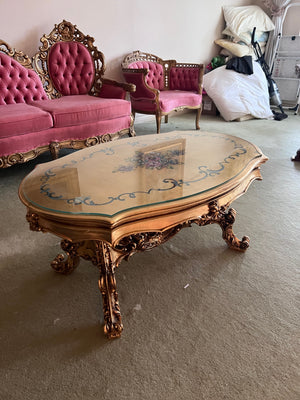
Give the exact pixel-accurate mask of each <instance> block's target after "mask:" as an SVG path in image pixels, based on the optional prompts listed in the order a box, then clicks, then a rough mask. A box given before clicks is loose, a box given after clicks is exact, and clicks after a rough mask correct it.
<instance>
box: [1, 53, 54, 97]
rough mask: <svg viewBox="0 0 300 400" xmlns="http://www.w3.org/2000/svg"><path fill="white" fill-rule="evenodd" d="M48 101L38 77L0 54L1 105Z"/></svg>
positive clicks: (5, 55)
mask: <svg viewBox="0 0 300 400" xmlns="http://www.w3.org/2000/svg"><path fill="white" fill-rule="evenodd" d="M46 99H48V97H47V94H46V92H45V91H44V88H43V85H42V82H41V81H40V79H39V77H38V75H37V74H36V73H35V72H34V71H33V70H31V69H28V68H26V67H24V66H23V65H21V64H20V63H18V62H17V61H16V60H14V59H13V58H11V57H9V56H8V55H7V54H4V53H1V52H0V105H6V104H15V103H30V102H32V101H35V100H46Z"/></svg>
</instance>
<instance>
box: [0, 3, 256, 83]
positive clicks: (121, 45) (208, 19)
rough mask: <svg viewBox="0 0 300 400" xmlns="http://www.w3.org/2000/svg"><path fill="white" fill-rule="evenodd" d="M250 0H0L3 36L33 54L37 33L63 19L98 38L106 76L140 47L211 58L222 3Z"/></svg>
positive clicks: (183, 57)
mask: <svg viewBox="0 0 300 400" xmlns="http://www.w3.org/2000/svg"><path fill="white" fill-rule="evenodd" d="M251 3H253V2H251V1H246V0H208V1H207V0H150V1H146V0H127V1H125V0H87V1H84V0H72V1H70V0H48V1H43V0H23V1H21V0H18V1H16V0H0V14H1V28H0V38H1V39H3V40H5V41H6V42H8V43H9V44H10V45H11V46H13V47H15V48H17V49H19V50H23V51H24V52H25V53H27V54H29V55H30V56H32V55H33V54H34V53H35V52H36V51H37V49H38V46H39V45H40V43H39V39H40V37H41V36H42V35H43V34H44V33H47V34H48V33H49V32H50V31H51V29H52V28H53V26H54V24H55V23H59V22H61V21H62V20H63V19H66V20H67V21H70V22H72V23H73V24H76V25H77V27H78V29H80V30H81V31H82V32H84V33H85V34H89V35H90V36H93V37H94V38H95V44H96V46H97V47H98V48H99V49H100V50H101V51H103V53H104V55H105V58H106V65H107V69H106V76H108V77H111V78H115V79H122V76H121V73H120V63H121V61H122V59H123V57H124V56H125V55H126V54H127V53H129V52H131V51H133V50H142V51H146V52H150V53H153V54H155V55H157V56H160V57H162V58H164V59H168V58H175V59H177V60H178V61H181V62H204V63H207V62H209V61H210V59H211V58H212V57H213V56H214V55H215V54H216V53H217V51H218V47H217V46H215V45H214V44H213V41H214V39H216V38H219V37H221V31H222V29H223V26H224V20H223V15H222V5H248V4H251Z"/></svg>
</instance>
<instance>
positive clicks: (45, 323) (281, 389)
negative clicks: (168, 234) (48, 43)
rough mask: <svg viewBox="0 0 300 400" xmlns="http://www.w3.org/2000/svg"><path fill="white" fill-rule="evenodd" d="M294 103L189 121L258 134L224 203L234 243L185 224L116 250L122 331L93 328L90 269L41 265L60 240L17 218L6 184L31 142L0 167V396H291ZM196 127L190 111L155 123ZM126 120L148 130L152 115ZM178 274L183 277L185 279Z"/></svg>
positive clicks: (295, 281)
mask: <svg viewBox="0 0 300 400" xmlns="http://www.w3.org/2000/svg"><path fill="white" fill-rule="evenodd" d="M299 119H300V117H299V115H298V116H294V115H290V116H289V118H288V119H287V120H284V121H280V122H279V121H262V120H250V121H246V122H231V123H228V122H224V121H223V120H222V119H221V118H217V117H210V116H203V117H202V119H201V129H203V130H208V131H212V132H213V131H215V132H225V133H230V134H233V135H236V136H240V137H242V138H244V139H247V140H249V141H251V142H253V143H255V144H256V145H258V146H259V147H260V148H261V149H262V151H263V152H264V153H265V154H266V155H267V156H268V157H269V161H268V162H267V163H266V164H264V165H263V166H262V168H261V170H262V175H263V181H261V182H260V181H255V182H254V183H253V184H252V185H251V186H250V188H249V190H248V192H247V193H246V194H245V195H243V196H242V197H240V198H239V199H238V200H236V201H235V202H234V203H233V207H234V208H235V209H236V210H237V219H236V222H235V224H234V228H235V229H234V231H235V233H236V235H237V236H238V237H239V238H241V237H242V236H243V235H248V236H250V239H251V242H250V248H249V249H248V250H247V251H246V252H245V253H239V252H235V251H233V250H230V249H228V248H227V246H226V244H225V242H224V241H223V240H222V237H221V230H220V228H219V227H218V226H213V225H211V226H207V227H201V228H199V227H197V226H193V227H191V228H187V229H184V230H182V231H181V232H180V233H179V234H178V235H177V236H175V237H174V238H172V239H171V240H170V241H169V242H167V243H165V244H164V245H162V246H160V247H158V248H155V249H154V250H152V251H150V252H146V253H140V254H137V255H135V256H133V257H132V258H131V259H130V260H129V262H125V261H124V262H122V263H121V265H120V268H119V270H118V271H117V286H118V292H119V300H120V305H121V312H122V316H123V323H124V331H123V335H122V337H121V338H120V339H117V340H112V341H108V340H107V339H106V338H105V337H104V335H103V326H102V324H103V314H102V301H101V296H100V294H99V292H98V286H97V279H98V271H97V269H96V268H95V267H94V266H93V265H92V264H90V263H88V262H86V261H83V260H81V262H80V266H79V267H78V269H77V270H76V271H75V272H74V273H73V274H72V275H70V276H61V275H59V274H56V273H55V272H54V271H53V270H52V269H51V268H50V266H49V263H50V261H51V260H52V259H53V258H54V257H55V256H56V254H57V253H58V252H59V242H60V240H59V239H58V238H57V237H55V236H53V235H51V234H48V233H47V234H42V233H38V232H32V231H30V230H29V227H28V224H27V222H26V220H25V213H26V210H25V207H24V206H23V205H22V204H21V202H20V201H19V199H18V195H17V190H18V186H19V184H20V182H21V180H22V178H23V177H24V176H25V175H26V174H27V173H28V172H29V171H31V170H32V168H33V167H34V166H35V165H36V164H37V163H38V162H44V161H49V160H50V156H49V155H48V154H47V155H43V156H41V157H39V158H38V159H37V160H35V161H31V162H29V163H27V164H26V165H19V166H15V167H12V168H9V169H6V170H1V171H0V190H1V191H0V193H1V194H0V202H1V231H0V261H1V266H0V281H1V303H0V313H1V322H0V323H1V326H0V338H1V342H0V343H1V347H0V361H1V365H0V368H1V370H0V388H1V389H0V391H1V395H0V398H1V399H4V400H10V399H13V400H21V399H22V400H27V399H28V400H29V399H30V400H50V399H51V400H61V399H63V400H64V399H84V400H85V399H87V400H89V399H97V400H99V399H101V400H106V399H121V400H122V399H135V400H140V399H145V400H150V399H151V400H154V399H159V400H181V399H184V400H185V399H187V400H194V399H195V400H201V399H203V400H204V399H205V400H220V399H228V400H229V399H230V400H240V399H241V400H299V398H300V386H299V382H300V376H299V350H300V349H299V265H300V246H299V229H300V201H299V195H300V163H298V164H297V163H293V162H292V161H291V160H290V157H291V156H294V155H295V154H296V150H297V149H298V148H299V147H300V123H299ZM174 129H181V130H185V129H186V130H191V129H194V115H192V114H182V115H180V114H179V115H176V116H174V117H170V118H169V124H162V132H167V131H170V130H174ZM136 132H137V134H138V135H140V134H150V133H154V132H155V121H154V118H153V120H152V119H150V120H149V121H144V122H143V123H139V124H137V125H136ZM187 285H188V286H187Z"/></svg>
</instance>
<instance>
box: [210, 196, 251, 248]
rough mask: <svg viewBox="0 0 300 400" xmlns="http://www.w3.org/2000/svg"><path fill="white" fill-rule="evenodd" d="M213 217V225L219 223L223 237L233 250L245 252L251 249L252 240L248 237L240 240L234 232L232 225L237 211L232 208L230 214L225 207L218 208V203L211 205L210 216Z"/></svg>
mask: <svg viewBox="0 0 300 400" xmlns="http://www.w3.org/2000/svg"><path fill="white" fill-rule="evenodd" d="M208 216H212V217H213V218H212V220H211V223H217V224H219V225H220V227H221V229H222V237H223V239H224V240H225V242H226V243H227V244H228V246H229V247H230V248H231V249H234V250H238V251H245V250H247V249H248V247H249V243H250V239H249V237H248V236H243V238H242V240H239V239H238V238H237V237H236V236H235V234H234V233H233V230H232V225H233V224H234V221H235V216H236V211H235V210H234V209H233V208H230V209H229V210H228V212H226V211H225V207H218V205H217V202H212V203H210V204H209V214H208Z"/></svg>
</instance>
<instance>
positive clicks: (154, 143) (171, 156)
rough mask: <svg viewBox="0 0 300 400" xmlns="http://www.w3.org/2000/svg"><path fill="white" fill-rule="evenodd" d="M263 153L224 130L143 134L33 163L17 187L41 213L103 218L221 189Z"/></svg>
mask: <svg viewBox="0 0 300 400" xmlns="http://www.w3.org/2000/svg"><path fill="white" fill-rule="evenodd" d="M266 160H267V157H265V156H264V155H263V154H262V152H261V151H260V150H259V149H258V148H257V147H256V146H255V145H253V144H251V143H250V142H247V141H246V140H243V139H240V138H238V137H235V136H230V135H226V134H221V133H211V132H203V131H201V132H199V131H195V132H191V131H187V132H178V131H176V132H170V133H165V134H159V135H158V134H154V135H145V136H140V137H133V138H128V139H121V140H116V141H113V142H107V143H102V144H100V145H96V146H93V147H90V148H86V149H84V150H80V151H76V152H74V153H72V154H70V155H67V156H65V157H62V158H60V159H57V160H54V161H50V162H48V163H44V164H39V165H38V166H37V167H36V168H35V169H34V170H33V171H32V172H31V173H30V174H29V175H28V176H27V177H26V178H25V179H24V180H23V182H22V183H21V185H20V191H19V193H20V197H21V200H22V201H23V202H24V203H25V204H26V205H28V206H33V207H35V208H38V209H40V210H45V211H47V212H49V211H50V212H52V213H55V214H57V213H58V214H64V215H65V216H67V215H68V214H70V215H74V214H75V215H76V214H77V215H82V216H87V215H91V216H102V217H104V218H105V217H106V218H110V217H113V216H116V215H117V214H120V213H122V212H127V213H128V212H130V213H133V214H135V213H139V212H140V211H141V210H145V209H147V207H149V206H151V207H155V206H159V207H162V206H164V205H165V206H170V207H172V205H174V204H176V202H181V203H182V202H186V203H187V204H188V203H189V202H191V201H195V199H201V197H203V198H205V197H207V196H209V195H210V193H211V192H213V191H216V193H217V192H222V191H223V192H224V191H226V190H229V189H230V188H232V187H234V185H237V184H238V183H239V182H240V181H241V180H242V179H244V178H245V176H246V175H247V173H250V172H251V171H252V170H253V169H254V168H255V167H256V166H257V165H260V164H261V163H263V162H264V161H266Z"/></svg>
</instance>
